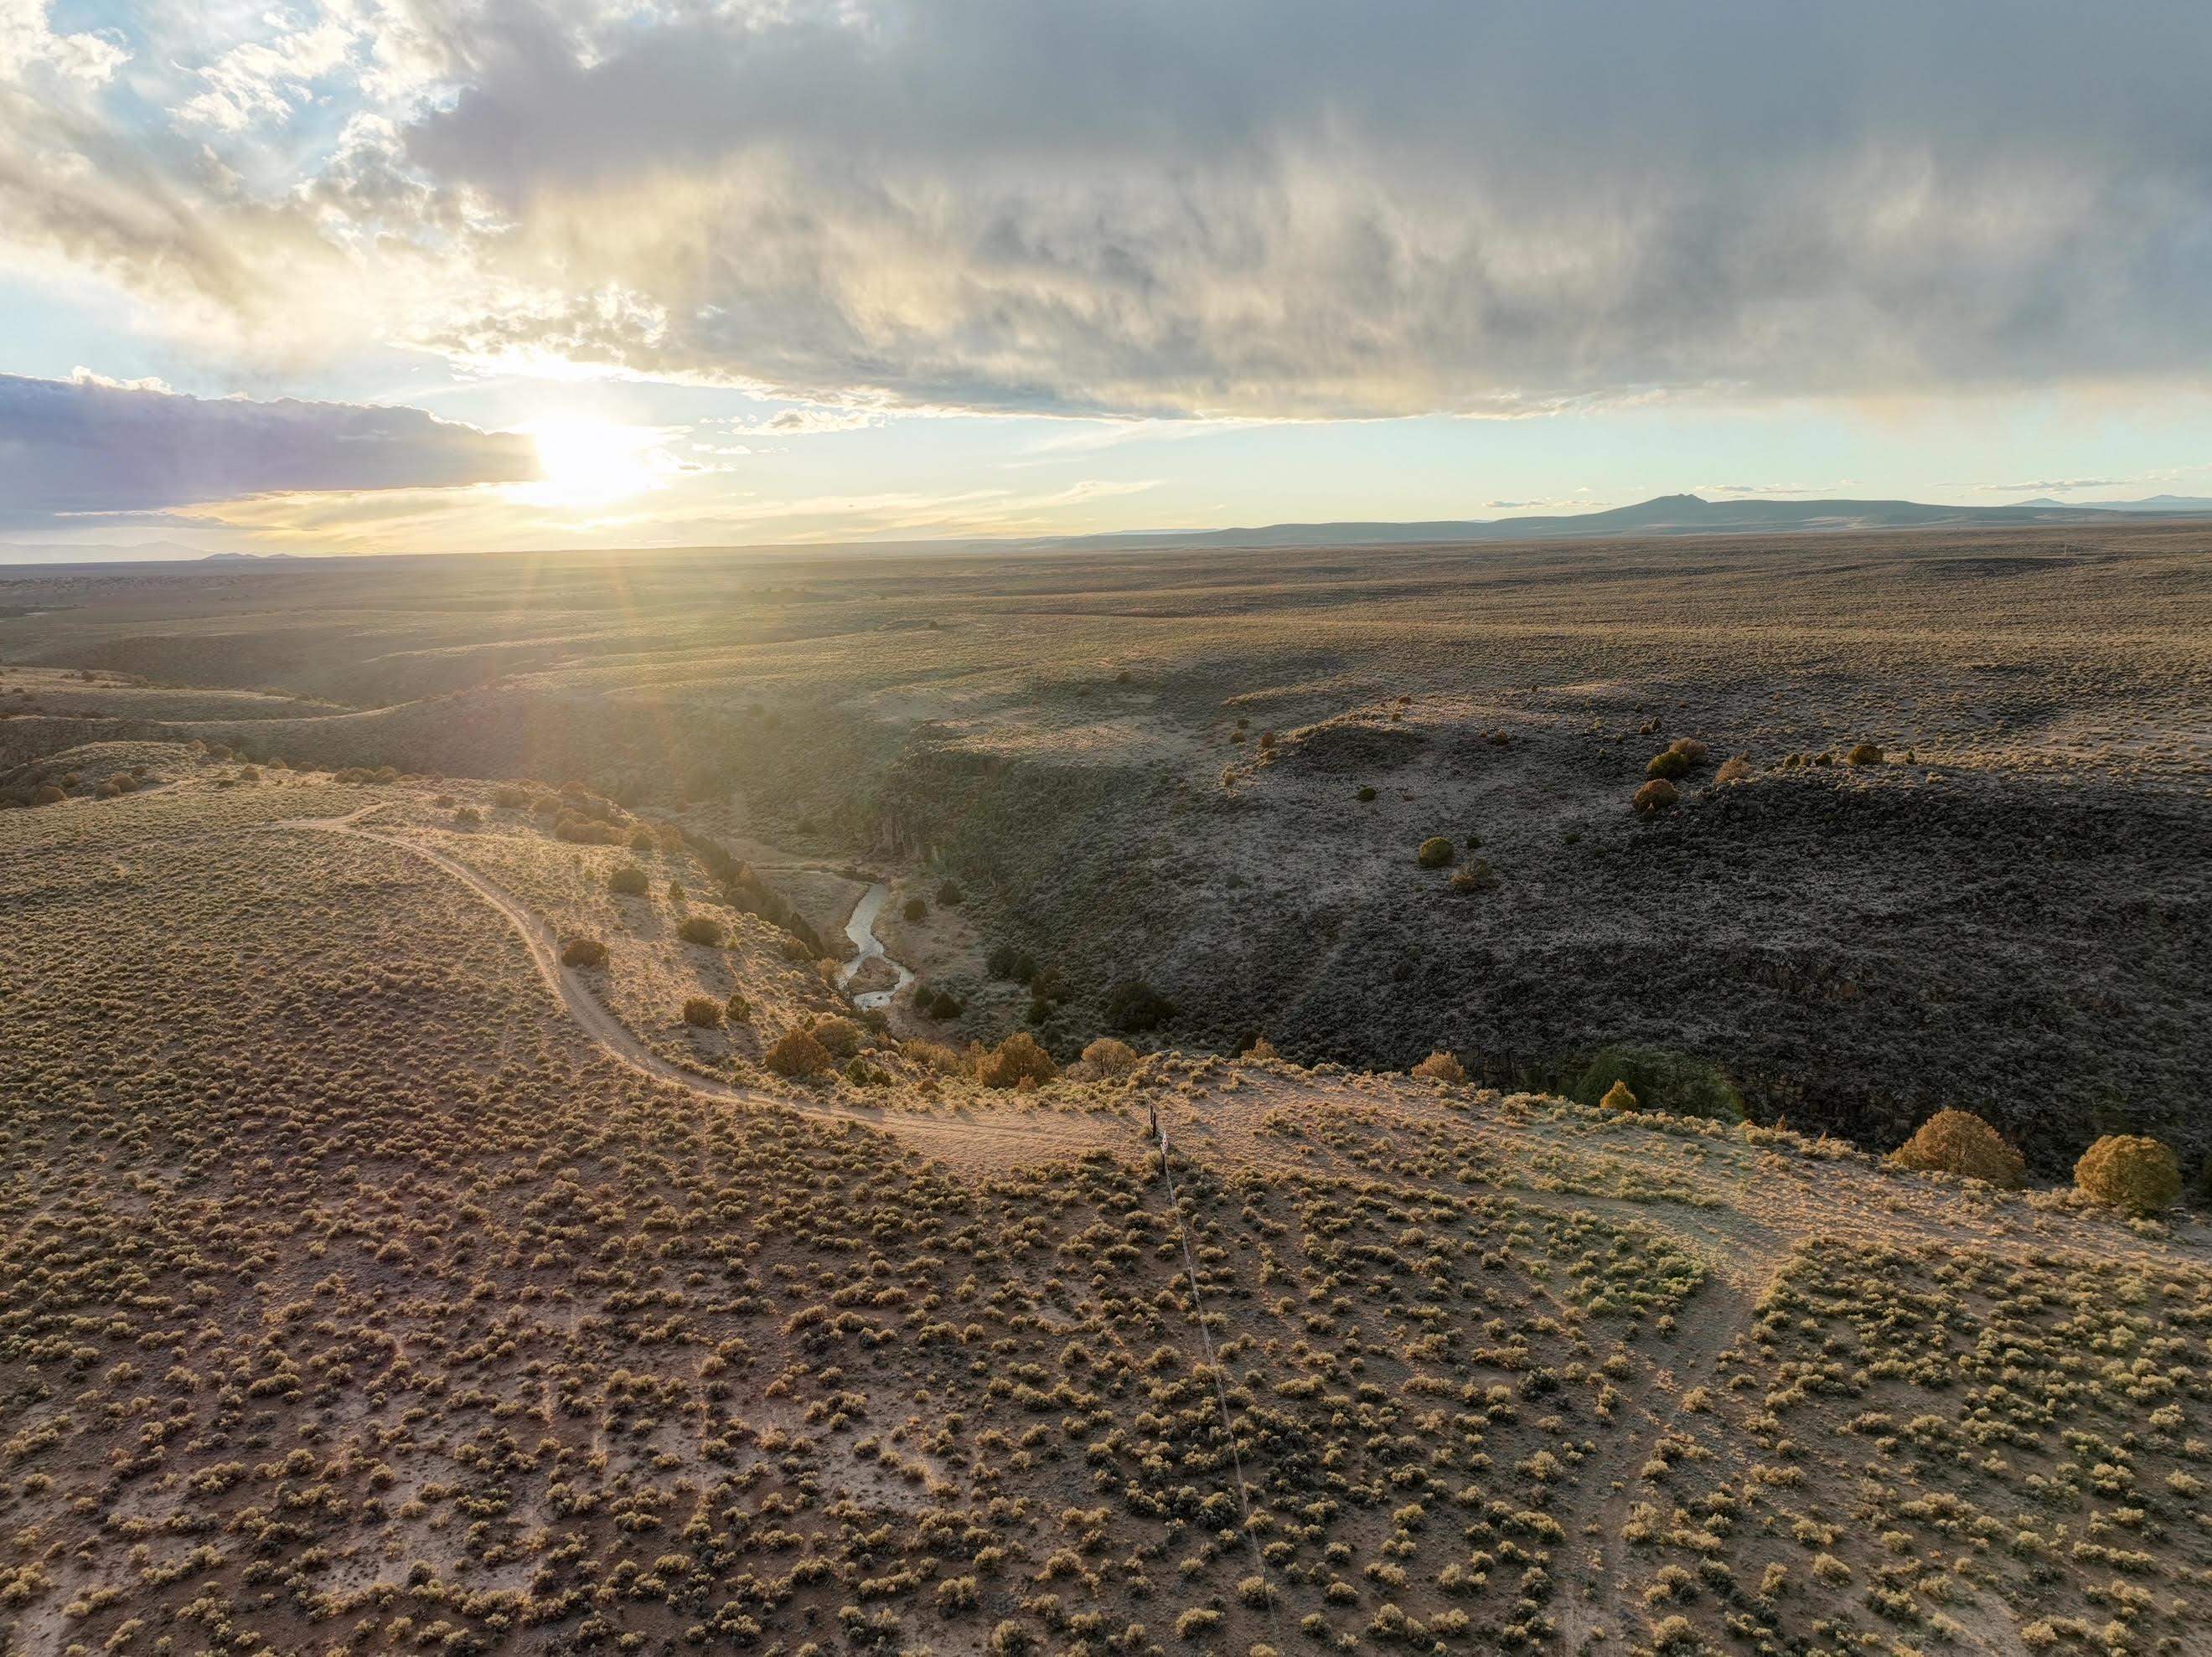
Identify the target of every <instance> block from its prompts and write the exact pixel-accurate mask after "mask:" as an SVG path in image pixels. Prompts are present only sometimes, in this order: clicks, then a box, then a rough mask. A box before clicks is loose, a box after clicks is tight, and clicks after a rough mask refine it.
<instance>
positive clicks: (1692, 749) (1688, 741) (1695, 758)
mask: <svg viewBox="0 0 2212 1657" xmlns="http://www.w3.org/2000/svg"><path fill="white" fill-rule="evenodd" d="M1667 751H1668V753H1670V754H1680V756H1682V757H1683V758H1684V759H1685V760H1686V761H1688V762H1690V763H1691V764H1692V765H1696V764H1698V763H1699V762H1702V761H1703V760H1704V759H1705V756H1706V755H1707V754H1709V753H1711V751H1712V750H1711V749H1709V748H1707V747H1706V746H1705V744H1703V743H1701V742H1699V740H1698V739H1697V738H1696V737H1680V738H1678V739H1677V740H1675V741H1674V742H1673V743H1671V744H1668V749H1667Z"/></svg>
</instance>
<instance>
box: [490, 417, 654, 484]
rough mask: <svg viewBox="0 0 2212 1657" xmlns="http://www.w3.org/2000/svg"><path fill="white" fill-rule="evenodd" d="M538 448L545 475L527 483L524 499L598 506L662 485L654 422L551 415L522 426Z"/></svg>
mask: <svg viewBox="0 0 2212 1657" xmlns="http://www.w3.org/2000/svg"><path fill="white" fill-rule="evenodd" d="M523 429H524V430H525V431H526V432H527V433H529V434H530V437H531V440H532V441H533V442H535V443H536V444H537V446H538V468H539V470H541V471H542V472H543V473H544V476H543V477H541V478H540V479H539V480H538V482H537V483H530V484H526V485H525V486H524V487H523V489H522V491H521V493H522V494H523V495H524V496H525V498H526V499H528V500H531V501H536V502H538V503H539V504H540V505H543V506H549V507H599V506H605V505H607V504H609V503H610V502H611V501H623V500H627V499H629V497H630V496H631V495H643V494H645V493H646V492H647V490H650V489H659V488H660V487H661V483H662V482H663V478H662V469H661V467H660V466H659V465H658V464H655V463H656V461H657V460H658V458H659V448H658V445H659V438H660V434H659V432H658V431H656V430H654V429H653V428H652V427H649V426H622V425H617V424H616V423H615V422H612V421H611V420H593V419H589V418H586V417H583V416H568V415H562V416H548V417H546V418H544V419H542V420H537V421H533V422H531V423H530V424H529V425H528V426H526V427H525V428H523Z"/></svg>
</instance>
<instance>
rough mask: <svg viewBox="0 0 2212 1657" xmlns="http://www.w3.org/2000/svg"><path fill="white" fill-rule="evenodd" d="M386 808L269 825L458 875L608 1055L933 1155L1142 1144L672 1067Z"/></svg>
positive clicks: (506, 904)
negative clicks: (389, 852) (375, 848)
mask: <svg viewBox="0 0 2212 1657" xmlns="http://www.w3.org/2000/svg"><path fill="white" fill-rule="evenodd" d="M380 809H381V807H380V806H375V805H371V806H365V807H363V808H362V810H358V811H353V812H349V813H348V814H347V815H346V816H342V817H295V818H290V819H288V820H286V821H285V822H276V823H270V824H269V825H268V827H269V828H270V829H311V830H313V831H315V832H318V833H321V834H330V835H345V836H347V837H348V838H349V839H353V840H367V841H375V842H376V843H377V844H378V845H380V846H389V847H392V848H393V849H394V850H396V851H401V852H404V853H408V854H409V855H410V856H411V857H416V858H420V859H422V861H424V862H425V863H429V864H433V865H435V866H436V867H438V868H439V869H441V870H442V871H445V872H446V873H447V874H448V875H451V876H452V877H453V878H454V879H455V880H458V881H459V882H460V883H462V884H463V885H465V886H466V887H467V888H468V889H470V890H471V891H472V892H474V893H475V894H476V895H477V896H478V897H480V898H482V899H483V901H485V902H486V903H489V905H490V906H491V907H493V908H495V909H496V910H498V911H499V913H501V914H502V915H504V916H505V917H506V918H507V924H508V925H510V926H513V928H514V930H515V932H517V934H519V935H520V938H521V939H522V941H523V944H524V945H525V946H526V948H527V949H528V950H529V951H530V958H531V961H532V963H533V964H534V965H535V966H536V967H537V968H538V976H539V977H540V978H542V979H543V980H544V981H545V986H546V987H547V988H548V989H550V990H551V991H552V992H553V993H554V994H555V996H556V997H557V998H559V999H560V1002H561V1004H562V1006H564V1007H566V1008H567V1009H568V1016H569V1017H571V1018H574V1020H575V1021H576V1023H578V1024H579V1025H580V1026H581V1027H582V1029H583V1031H584V1033H585V1034H586V1035H588V1036H590V1037H591V1039H592V1041H594V1042H595V1043H597V1044H598V1046H599V1047H600V1048H602V1049H603V1050H604V1051H605V1052H606V1053H608V1054H609V1055H610V1056H611V1057H612V1058H614V1059H617V1060H619V1061H620V1062H622V1063H623V1064H625V1065H629V1067H630V1068H631V1069H632V1070H635V1071H642V1072H643V1073H644V1074H646V1075H647V1076H650V1077H653V1079H654V1080H655V1081H659V1082H666V1083H671V1084H672V1085H674V1086H677V1087H680V1088H684V1089H689V1090H690V1091H691V1092H693V1093H696V1094H702V1095H703V1096H706V1097H708V1098H710V1099H720V1100H723V1101H725V1102H728V1103H731V1104H736V1105H745V1106H750V1107H753V1108H774V1109H780V1110H788V1111H792V1112H794V1113H796V1114H799V1115H801V1116H811V1117H815V1118H817V1119H823V1120H834V1121H846V1122H857V1123H859V1124H860V1125H861V1126H865V1127H873V1128H880V1129H882V1130H883V1131H884V1132H889V1133H895V1134H896V1135H898V1136H899V1137H900V1138H902V1139H905V1140H907V1141H908V1142H909V1143H911V1144H914V1145H915V1147H916V1148H917V1149H920V1150H927V1151H929V1152H932V1153H933V1154H945V1153H952V1152H962V1153H964V1159H965V1160H968V1161H975V1160H988V1161H1001V1160H1004V1158H1002V1157H998V1156H989V1155H987V1154H986V1155H984V1156H981V1157H980V1158H979V1156H978V1155H977V1152H978V1150H979V1149H980V1148H981V1147H983V1146H987V1145H989V1144H1006V1145H1007V1146H1019V1147H1021V1148H1022V1150H1023V1152H1024V1155H1026V1156H1030V1157H1035V1156H1038V1155H1040V1154H1042V1155H1048V1156H1049V1155H1054V1154H1064V1155H1067V1156H1078V1155H1080V1154H1081V1153H1082V1152H1084V1151H1086V1150H1097V1149H1100V1148H1103V1147H1109V1146H1118V1147H1121V1148H1122V1149H1126V1150H1135V1149H1136V1148H1137V1145H1136V1144H1133V1143H1132V1138H1131V1133H1130V1129H1131V1128H1132V1127H1133V1126H1134V1124H1133V1122H1132V1123H1122V1122H1119V1121H1115V1120H1111V1119H1092V1118H1085V1117H1076V1116H1065V1117H1041V1116H1030V1117H1026V1118H1025V1119H1024V1120H1020V1121H995V1122H994V1121H977V1120H974V1119H973V1118H967V1119H963V1118H959V1117H951V1116H933V1115H927V1114H921V1113H919V1112H910V1111H896V1110H879V1109H874V1108H868V1107H866V1106H860V1105H845V1104H835V1103H829V1102H823V1101H819V1100H810V1099H803V1098H793V1097H791V1096H787V1095H785V1094H781V1093H774V1092H770V1091H769V1090H768V1089H765V1088H743V1087H738V1086H735V1085H733V1084H732V1083H727V1082H718V1081H715V1080H714V1079H713V1078H711V1077H704V1076H701V1075H699V1074H697V1073H696V1071H688V1070H685V1069H684V1067H683V1066H682V1065H676V1064H671V1062H670V1061H669V1060H667V1059H663V1058H662V1057H661V1056H660V1055H659V1054H658V1053H654V1052H653V1050H652V1049H651V1048H650V1047H647V1046H646V1045H645V1044H644V1043H643V1042H642V1041H639V1040H638V1039H637V1037H636V1036H635V1035H633V1034H632V1033H631V1032H630V1030H629V1027H628V1026H626V1025H625V1024H623V1022H622V1021H621V1020H620V1019H619V1018H617V1017H615V1016H614V1014H613V1013H612V1012H611V1011H608V1009H607V1007H606V1005H605V1003H603V1002H602V1001H600V1000H599V998H598V997H597V996H595V995H593V994H592V992H591V990H590V988H589V986H586V984H585V983H584V981H583V980H581V979H580V977H579V976H578V975H577V973H576V970H575V969H574V968H570V967H564V966H562V964H561V949H560V942H559V940H558V939H557V938H556V937H555V936H554V934H553V930H552V928H550V926H546V924H545V923H544V921H542V920H539V919H538V917H537V916H536V915H534V914H532V913H531V912H530V911H529V910H528V909H527V908H526V907H524V906H523V905H522V904H521V903H520V901H518V900H516V899H515V898H514V897H513V895H511V894H509V893H508V892H507V890H506V889H503V888H502V887H501V886H500V885H499V884H498V883H497V882H495V881H493V880H491V879H489V878H488V877H485V876H483V875H482V874H479V873H477V871H475V870H474V869H471V868H470V867H469V866H468V865H466V864H465V863H462V862H460V861H459V859H454V858H450V857H447V855H446V854H445V853H442V852H439V851H435V850H433V849H432V848H431V847H428V846H422V845H418V844H417V843H416V842H415V841H410V840H405V839H403V838H401V837H400V836H398V835H381V834H378V833H377V832H376V831H375V830H374V829H364V828H362V827H360V824H361V822H362V820H363V819H364V818H366V817H368V816H372V815H373V814H374V813H375V812H376V811H378V810H380Z"/></svg>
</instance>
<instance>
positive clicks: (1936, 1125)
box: [1890, 1110, 2027, 1186]
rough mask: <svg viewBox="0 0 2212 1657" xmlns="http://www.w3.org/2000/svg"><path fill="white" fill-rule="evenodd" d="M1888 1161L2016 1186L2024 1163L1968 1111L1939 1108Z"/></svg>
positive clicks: (2023, 1172) (2023, 1173)
mask: <svg viewBox="0 0 2212 1657" xmlns="http://www.w3.org/2000/svg"><path fill="white" fill-rule="evenodd" d="M1890 1161H1891V1162H1894V1163H1896V1164H1897V1166H1898V1167H1899V1168H1915V1169H1917V1170H1919V1171H1920V1172H1922V1173H1930V1174H1965V1175H1966V1176H1967V1177H1968V1178H1969V1179H1975V1180H1987V1181H1989V1182H1990V1184H1991V1185H2001V1186H2018V1185H2021V1184H2022V1183H2023V1182H2024V1181H2026V1180H2027V1162H2026V1160H2025V1159H2023V1158H2022V1157H2021V1154H2020V1153H2019V1152H2018V1151H2017V1150H2014V1149H2013V1148H2012V1147H2011V1146H2010V1145H2008V1144H2006V1143H2005V1142H2004V1138H2003V1137H2002V1135H2001V1134H1999V1133H1998V1132H1997V1131H1996V1129H1995V1128H1993V1127H1991V1126H1990V1125H1989V1124H1988V1123H1987V1122H1985V1121H1984V1120H1982V1119H1981V1118H1980V1117H1978V1116H1977V1115H1975V1114H1974V1113H1973V1112H1972V1111H1970V1110H1939V1111H1937V1112H1936V1114H1934V1115H1933V1116H1931V1117H1929V1119H1928V1120H1926V1121H1924V1122H1923V1123H1922V1124H1921V1125H1920V1127H1919V1131H1918V1132H1916V1133H1914V1134H1913V1136H1912V1137H1911V1138H1910V1139H1907V1140H1906V1141H1905V1143H1904V1144H1901V1145H1899V1147H1898V1148H1897V1150H1896V1151H1895V1152H1894V1153H1893V1155H1892V1156H1891V1157H1890Z"/></svg>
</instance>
